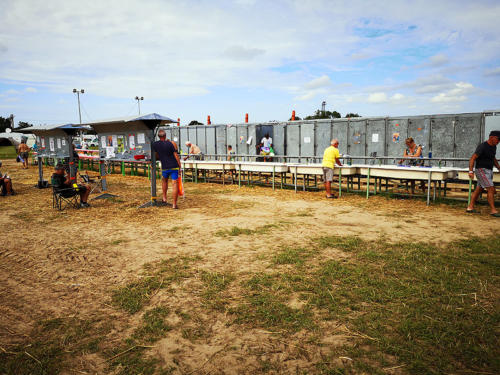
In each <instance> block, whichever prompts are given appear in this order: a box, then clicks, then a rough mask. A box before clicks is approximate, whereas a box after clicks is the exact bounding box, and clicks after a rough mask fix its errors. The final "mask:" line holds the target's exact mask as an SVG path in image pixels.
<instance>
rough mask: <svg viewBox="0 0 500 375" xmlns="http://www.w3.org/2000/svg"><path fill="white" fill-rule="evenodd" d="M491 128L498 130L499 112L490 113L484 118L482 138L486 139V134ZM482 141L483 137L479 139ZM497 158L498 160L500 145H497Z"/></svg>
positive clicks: (499, 128)
mask: <svg viewBox="0 0 500 375" xmlns="http://www.w3.org/2000/svg"><path fill="white" fill-rule="evenodd" d="M492 130H500V112H497V113H496V114H494V113H491V114H488V115H487V116H485V118H484V136H483V138H484V140H486V139H488V136H489V134H490V132H491V131H492ZM481 141H483V139H481ZM496 158H497V159H499V160H500V145H498V146H497V156H496Z"/></svg>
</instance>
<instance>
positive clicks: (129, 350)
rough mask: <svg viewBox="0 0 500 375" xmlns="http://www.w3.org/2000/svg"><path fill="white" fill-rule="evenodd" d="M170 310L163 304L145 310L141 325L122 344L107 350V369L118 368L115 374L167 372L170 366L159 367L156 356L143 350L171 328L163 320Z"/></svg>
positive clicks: (170, 369)
mask: <svg viewBox="0 0 500 375" xmlns="http://www.w3.org/2000/svg"><path fill="white" fill-rule="evenodd" d="M169 313H170V311H169V309H168V308H166V307H163V306H158V307H155V308H153V309H151V310H149V311H146V312H145V313H144V315H143V317H142V322H141V325H140V326H139V327H138V328H137V329H136V330H135V331H134V333H133V334H132V336H131V337H129V338H128V339H126V340H124V342H123V343H122V345H119V346H117V347H116V348H113V349H112V350H110V351H108V352H107V353H106V354H107V357H108V358H109V359H110V361H109V362H110V363H109V369H110V370H113V369H118V372H117V374H120V375H128V374H150V375H152V374H169V373H171V372H172V370H173V369H172V368H161V366H160V361H159V360H158V359H157V358H153V357H150V356H148V355H147V354H146V353H145V352H146V350H147V349H149V347H150V346H152V344H154V343H155V342H157V341H158V340H161V339H162V338H163V337H165V334H166V333H167V332H168V331H170V330H171V329H172V327H170V326H169V324H168V323H167V322H166V321H165V319H166V318H167V317H168V315H169Z"/></svg>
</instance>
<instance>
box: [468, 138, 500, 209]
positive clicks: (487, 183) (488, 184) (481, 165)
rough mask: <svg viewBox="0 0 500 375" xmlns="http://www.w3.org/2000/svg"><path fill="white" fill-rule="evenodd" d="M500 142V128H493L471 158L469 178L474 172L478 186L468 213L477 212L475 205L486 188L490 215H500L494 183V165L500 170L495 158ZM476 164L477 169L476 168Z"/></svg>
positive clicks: (472, 176)
mask: <svg viewBox="0 0 500 375" xmlns="http://www.w3.org/2000/svg"><path fill="white" fill-rule="evenodd" d="M499 142H500V130H493V131H492V132H491V133H490V136H489V137H488V140H487V141H486V142H483V143H481V144H480V145H479V146H477V148H476V151H475V152H474V154H473V155H472V157H471V158H470V160H469V178H470V179H471V180H472V179H473V178H474V174H475V175H476V178H477V187H476V190H474V193H473V194H472V198H471V200H470V203H469V206H468V207H467V211H466V212H467V213H475V212H477V211H475V210H474V205H475V204H476V201H477V199H478V198H479V195H480V194H481V193H482V192H483V190H486V191H487V193H488V204H489V205H490V210H491V212H490V215H491V216H494V217H500V213H498V211H497V209H496V208H495V194H496V190H495V184H494V183H493V165H494V166H495V167H497V169H498V170H499V171H500V165H499V164H498V160H497V159H496V158H495V155H496V153H497V145H498V143H499ZM474 164H475V166H476V169H475V170H474Z"/></svg>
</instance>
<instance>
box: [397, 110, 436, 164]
mask: <svg viewBox="0 0 500 375" xmlns="http://www.w3.org/2000/svg"><path fill="white" fill-rule="evenodd" d="M430 136H431V119H430V117H416V118H410V119H409V120H408V137H411V138H413V140H414V141H415V143H416V144H417V145H421V146H422V157H424V158H426V157H429V152H430V147H429V145H430V142H431V137H430ZM405 147H406V145H405ZM403 152H404V151H403Z"/></svg>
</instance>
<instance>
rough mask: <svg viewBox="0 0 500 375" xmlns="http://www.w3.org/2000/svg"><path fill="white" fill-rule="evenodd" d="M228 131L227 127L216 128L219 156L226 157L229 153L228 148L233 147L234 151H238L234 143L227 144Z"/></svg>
mask: <svg viewBox="0 0 500 375" xmlns="http://www.w3.org/2000/svg"><path fill="white" fill-rule="evenodd" d="M226 129H227V127H226V126H225V125H220V126H216V127H215V135H216V137H217V146H216V147H217V154H218V155H225V154H226V153H227V146H228V145H231V146H232V147H233V150H236V149H235V148H234V147H235V144H234V143H227V142H226Z"/></svg>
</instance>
